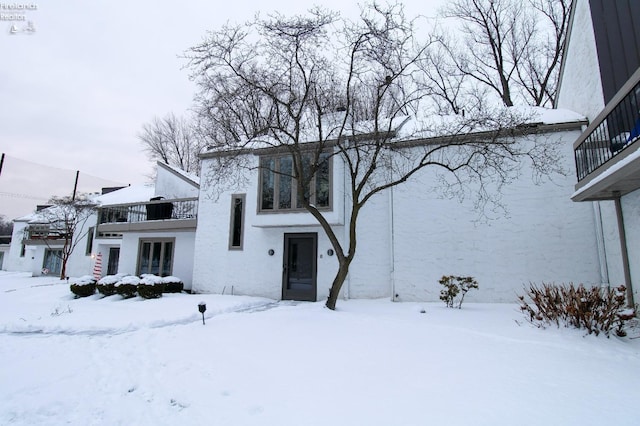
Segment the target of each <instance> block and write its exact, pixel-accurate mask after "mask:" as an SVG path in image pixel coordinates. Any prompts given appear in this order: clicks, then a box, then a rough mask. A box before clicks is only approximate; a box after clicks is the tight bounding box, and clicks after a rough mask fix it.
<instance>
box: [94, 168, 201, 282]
mask: <svg viewBox="0 0 640 426" xmlns="http://www.w3.org/2000/svg"><path fill="white" fill-rule="evenodd" d="M198 192H199V183H198V177H197V176H193V175H190V174H188V173H185V172H183V171H182V170H180V169H178V168H176V167H172V166H169V165H167V164H164V163H162V162H158V164H157V170H156V178H155V184H154V185H148V186H138V187H128V188H123V189H120V190H117V191H114V192H111V193H108V194H105V195H102V196H101V197H99V201H100V208H99V209H98V214H97V217H98V221H97V225H96V229H95V232H94V245H95V249H94V252H95V253H99V254H100V257H101V258H102V262H103V264H102V271H101V274H102V275H112V274H115V273H128V274H135V275H142V274H156V275H160V276H167V275H175V276H177V277H179V278H181V279H182V280H183V282H184V284H185V288H186V289H190V288H191V275H192V271H193V256H194V254H193V249H194V239H195V231H196V223H197V218H198Z"/></svg>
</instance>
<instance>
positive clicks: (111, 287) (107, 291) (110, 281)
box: [96, 274, 128, 296]
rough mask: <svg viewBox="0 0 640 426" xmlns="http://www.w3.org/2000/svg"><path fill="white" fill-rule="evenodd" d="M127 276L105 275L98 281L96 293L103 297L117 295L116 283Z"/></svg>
mask: <svg viewBox="0 0 640 426" xmlns="http://www.w3.org/2000/svg"><path fill="white" fill-rule="evenodd" d="M127 275H128V274H115V275H107V276H104V277H102V278H100V279H99V280H98V284H97V285H96V287H97V289H98V292H100V294H102V295H104V296H113V295H114V294H116V293H117V291H116V283H117V282H118V281H120V280H121V279H122V278H123V277H126V276H127Z"/></svg>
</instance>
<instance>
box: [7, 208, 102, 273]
mask: <svg viewBox="0 0 640 426" xmlns="http://www.w3.org/2000/svg"><path fill="white" fill-rule="evenodd" d="M52 209H55V207H51V206H39V207H38V209H37V210H36V211H35V212H34V213H32V214H29V215H26V216H23V217H20V218H18V219H15V220H14V221H13V234H12V237H11V244H10V247H9V253H8V256H7V259H6V261H5V268H6V269H7V270H9V271H22V272H31V273H32V275H33V276H40V275H54V276H55V275H60V273H61V269H62V258H61V253H62V248H63V246H64V239H63V236H62V234H63V232H64V230H63V229H62V228H60V227H59V226H58V225H57V224H55V223H51V218H52V217H54V216H55V214H53V213H52V211H51V210H52ZM95 222H96V217H95V214H94V215H91V216H89V217H88V218H87V220H86V221H82V222H81V223H79V224H78V228H77V230H76V235H75V237H74V238H80V241H79V242H78V244H77V245H76V249H75V250H74V251H73V253H72V254H71V257H70V258H69V260H68V261H67V269H66V274H67V276H80V275H86V274H88V273H90V271H91V267H92V265H93V258H92V256H91V251H89V250H85V248H86V247H89V246H90V242H88V241H90V239H88V231H89V230H90V229H91V227H93V226H95Z"/></svg>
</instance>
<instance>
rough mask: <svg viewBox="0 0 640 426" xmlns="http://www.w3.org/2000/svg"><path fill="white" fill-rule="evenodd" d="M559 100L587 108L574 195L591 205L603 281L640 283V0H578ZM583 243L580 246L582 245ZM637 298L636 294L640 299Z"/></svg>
mask: <svg viewBox="0 0 640 426" xmlns="http://www.w3.org/2000/svg"><path fill="white" fill-rule="evenodd" d="M573 4H574V6H573V9H572V13H571V23H570V26H571V32H570V35H569V37H568V39H567V45H566V53H565V56H564V61H563V64H562V70H561V81H560V88H559V94H558V100H557V105H558V107H560V108H568V109H571V110H573V111H577V112H579V113H581V114H583V115H585V116H586V117H587V118H588V119H589V126H588V127H587V128H586V129H585V130H584V131H583V132H581V134H580V136H579V137H578V138H577V139H576V140H575V141H574V144H573V151H574V158H575V162H576V167H577V169H576V177H577V184H576V185H575V191H574V192H573V194H571V199H572V200H574V201H576V202H580V204H585V205H589V206H590V207H591V208H592V209H593V214H594V217H595V225H596V226H595V228H593V229H591V230H589V232H593V233H594V234H596V236H597V239H598V242H599V244H598V256H599V258H600V265H601V274H602V276H603V282H605V283H610V284H611V285H618V284H622V283H624V284H625V285H626V286H627V289H628V290H629V292H628V301H629V303H630V304H631V305H633V297H632V296H633V292H632V291H631V289H633V290H634V291H635V292H636V293H637V290H638V289H640V262H638V259H640V220H638V219H639V215H640V191H639V189H640V2H638V1H637V0H616V1H609V0H574V2H573ZM577 249H579V250H582V248H577ZM635 300H636V301H637V297H636V299H635Z"/></svg>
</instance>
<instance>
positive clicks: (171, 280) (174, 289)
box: [162, 275, 184, 293]
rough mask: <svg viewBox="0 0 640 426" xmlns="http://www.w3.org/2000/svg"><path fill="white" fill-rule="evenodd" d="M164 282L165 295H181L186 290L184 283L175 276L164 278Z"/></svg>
mask: <svg viewBox="0 0 640 426" xmlns="http://www.w3.org/2000/svg"><path fill="white" fill-rule="evenodd" d="M162 282H164V292H165V293H180V292H182V290H184V283H183V282H182V280H181V279H180V278H178V277H174V276H173V275H170V276H168V277H163V278H162Z"/></svg>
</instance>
